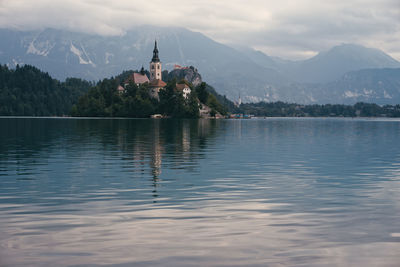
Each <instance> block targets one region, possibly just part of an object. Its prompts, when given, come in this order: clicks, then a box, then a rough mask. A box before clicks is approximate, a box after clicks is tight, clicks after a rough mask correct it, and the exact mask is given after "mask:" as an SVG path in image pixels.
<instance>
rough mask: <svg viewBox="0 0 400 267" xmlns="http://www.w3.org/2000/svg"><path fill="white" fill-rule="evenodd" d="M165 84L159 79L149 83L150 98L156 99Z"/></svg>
mask: <svg viewBox="0 0 400 267" xmlns="http://www.w3.org/2000/svg"><path fill="white" fill-rule="evenodd" d="M166 85H167V84H166V83H165V82H163V81H162V80H160V79H154V80H152V81H151V82H150V83H149V94H150V96H151V97H152V98H156V99H159V98H158V93H159V92H160V90H161V89H163V88H164V87H165V86H166Z"/></svg>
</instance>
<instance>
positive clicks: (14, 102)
mask: <svg viewBox="0 0 400 267" xmlns="http://www.w3.org/2000/svg"><path fill="white" fill-rule="evenodd" d="M91 86H92V84H91V83H89V82H87V81H84V80H81V79H75V78H68V79H66V81H65V82H59V81H57V80H55V79H52V78H51V77H50V75H49V74H48V73H44V72H42V71H40V70H39V69H37V68H35V67H33V66H29V65H24V66H22V67H20V66H17V67H16V69H14V70H13V69H9V68H8V67H7V66H0V115H2V116H62V115H67V114H69V112H70V110H71V107H72V105H73V104H74V103H76V102H77V100H78V98H79V96H81V95H82V94H84V93H85V92H87V91H88V89H89V88H90V87H91Z"/></svg>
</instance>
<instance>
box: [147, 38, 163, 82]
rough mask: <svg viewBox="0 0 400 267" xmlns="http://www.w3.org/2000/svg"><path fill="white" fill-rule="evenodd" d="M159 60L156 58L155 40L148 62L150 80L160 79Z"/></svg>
mask: <svg viewBox="0 0 400 267" xmlns="http://www.w3.org/2000/svg"><path fill="white" fill-rule="evenodd" d="M161 78H162V76H161V61H160V59H159V58H158V48H157V41H155V43H154V50H153V58H152V59H151V62H150V81H153V80H155V79H158V80H161Z"/></svg>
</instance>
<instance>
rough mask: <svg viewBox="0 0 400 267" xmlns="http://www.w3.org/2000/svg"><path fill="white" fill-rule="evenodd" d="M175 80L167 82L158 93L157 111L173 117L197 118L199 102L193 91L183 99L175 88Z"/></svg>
mask: <svg viewBox="0 0 400 267" xmlns="http://www.w3.org/2000/svg"><path fill="white" fill-rule="evenodd" d="M175 85H176V80H175V79H173V80H171V81H169V82H168V83H167V86H166V87H165V89H164V90H161V91H160V93H159V97H160V103H159V111H160V113H161V114H164V115H167V116H171V117H174V118H198V117H199V103H198V100H197V96H196V93H195V92H192V93H191V94H190V95H189V97H188V99H185V98H184V97H183V95H182V93H181V92H178V91H176V90H175Z"/></svg>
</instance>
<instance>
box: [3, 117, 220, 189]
mask: <svg viewBox="0 0 400 267" xmlns="http://www.w3.org/2000/svg"><path fill="white" fill-rule="evenodd" d="M0 122H1V125H2V128H3V129H2V130H0V159H13V160H15V159H19V158H21V159H23V160H24V162H23V163H21V165H25V164H26V161H29V160H31V161H38V160H45V159H46V158H48V157H51V154H52V150H53V149H55V148H57V149H59V148H61V149H63V150H64V151H65V152H66V153H67V154H68V157H71V158H76V157H83V158H84V155H85V153H87V152H88V151H94V150H97V151H99V153H101V154H103V155H105V156H107V155H108V156H110V155H111V156H112V157H114V158H115V157H116V156H117V157H119V158H122V159H123V160H128V161H131V165H132V167H133V168H134V170H135V172H139V173H142V174H143V175H146V172H147V175H148V174H149V173H148V170H149V169H150V174H151V177H152V179H153V183H154V186H155V187H156V186H157V182H158V179H160V175H161V173H162V166H163V163H167V164H168V167H169V168H182V169H190V168H194V167H195V166H196V162H197V160H198V159H200V158H202V157H203V156H204V153H202V151H203V150H204V149H205V148H206V147H207V146H208V145H210V144H212V142H213V140H214V139H215V134H216V132H217V131H216V123H217V122H216V121H215V120H172V119H171V120H149V119H133V120H129V119H121V120H119V119H32V118H26V119H21V118H19V119H1V121H0ZM39 154H40V156H38V155H39ZM0 164H1V163H0ZM28 165H29V164H28Z"/></svg>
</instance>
